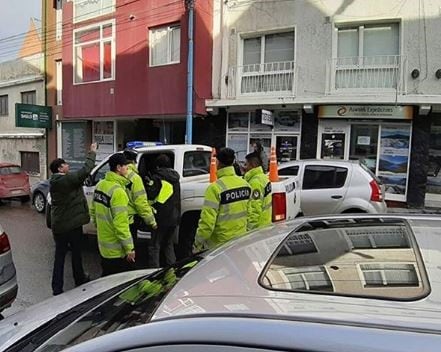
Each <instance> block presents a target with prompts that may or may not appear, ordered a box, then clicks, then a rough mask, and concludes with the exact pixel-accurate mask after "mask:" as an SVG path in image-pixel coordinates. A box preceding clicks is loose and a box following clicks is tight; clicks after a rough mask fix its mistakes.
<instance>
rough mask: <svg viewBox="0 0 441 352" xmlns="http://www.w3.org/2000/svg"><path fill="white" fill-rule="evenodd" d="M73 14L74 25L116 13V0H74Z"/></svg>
mask: <svg viewBox="0 0 441 352" xmlns="http://www.w3.org/2000/svg"><path fill="white" fill-rule="evenodd" d="M57 2H58V0H57ZM73 12H74V23H76V22H80V21H85V20H88V19H91V18H95V17H99V16H104V15H107V14H109V13H112V12H115V0H94V1H90V0H74V6H73Z"/></svg>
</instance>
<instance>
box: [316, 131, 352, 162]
mask: <svg viewBox="0 0 441 352" xmlns="http://www.w3.org/2000/svg"><path fill="white" fill-rule="evenodd" d="M345 139H346V135H345V134H344V133H323V134H322V153H321V157H322V158H323V159H343V157H344V147H345Z"/></svg>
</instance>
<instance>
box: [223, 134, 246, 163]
mask: <svg viewBox="0 0 441 352" xmlns="http://www.w3.org/2000/svg"><path fill="white" fill-rule="evenodd" d="M247 143H248V136H247V135H246V134H230V135H229V136H228V140H227V147H228V148H231V149H233V150H234V151H235V153H236V160H237V161H238V162H240V163H243V162H244V161H245V155H247Z"/></svg>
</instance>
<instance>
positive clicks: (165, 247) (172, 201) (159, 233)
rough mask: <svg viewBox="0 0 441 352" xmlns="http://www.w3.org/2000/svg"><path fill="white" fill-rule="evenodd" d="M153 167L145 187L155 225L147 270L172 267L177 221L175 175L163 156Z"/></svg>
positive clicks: (178, 189)
mask: <svg viewBox="0 0 441 352" xmlns="http://www.w3.org/2000/svg"><path fill="white" fill-rule="evenodd" d="M155 166H156V168H155V170H154V172H153V173H152V174H151V175H150V179H149V180H148V182H147V186H146V188H147V193H148V195H149V199H150V201H151V203H152V205H153V208H155V210H156V221H157V223H158V227H157V229H156V230H155V231H153V232H152V238H151V240H150V242H149V246H148V267H149V268H159V267H160V266H168V265H171V264H173V263H175V261H176V254H175V249H174V237H175V232H176V227H177V226H178V225H179V222H180V219H181V187H180V183H179V174H178V173H177V172H176V171H175V170H173V169H172V168H171V160H170V158H169V157H168V156H167V155H166V154H160V155H159V156H158V157H157V158H156V160H155Z"/></svg>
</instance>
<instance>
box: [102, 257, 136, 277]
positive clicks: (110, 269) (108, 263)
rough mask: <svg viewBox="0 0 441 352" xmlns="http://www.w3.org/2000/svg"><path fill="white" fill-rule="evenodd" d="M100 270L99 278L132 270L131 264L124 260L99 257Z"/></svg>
mask: <svg viewBox="0 0 441 352" xmlns="http://www.w3.org/2000/svg"><path fill="white" fill-rule="evenodd" d="M101 268H102V270H103V272H102V274H101V276H108V275H112V274H118V273H122V272H124V271H130V270H133V264H132V263H129V262H128V261H127V259H126V258H103V257H101Z"/></svg>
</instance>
